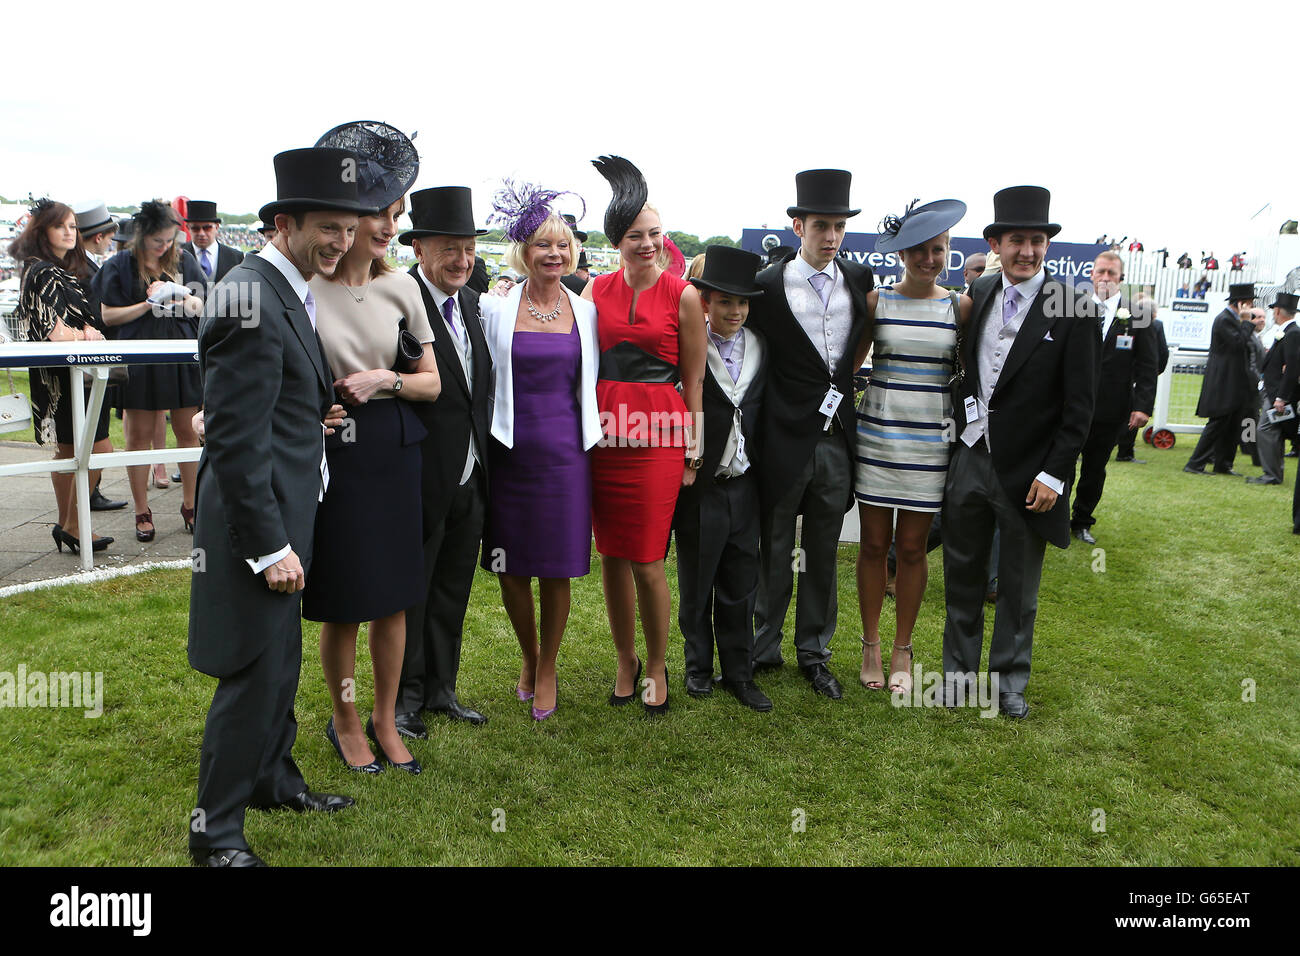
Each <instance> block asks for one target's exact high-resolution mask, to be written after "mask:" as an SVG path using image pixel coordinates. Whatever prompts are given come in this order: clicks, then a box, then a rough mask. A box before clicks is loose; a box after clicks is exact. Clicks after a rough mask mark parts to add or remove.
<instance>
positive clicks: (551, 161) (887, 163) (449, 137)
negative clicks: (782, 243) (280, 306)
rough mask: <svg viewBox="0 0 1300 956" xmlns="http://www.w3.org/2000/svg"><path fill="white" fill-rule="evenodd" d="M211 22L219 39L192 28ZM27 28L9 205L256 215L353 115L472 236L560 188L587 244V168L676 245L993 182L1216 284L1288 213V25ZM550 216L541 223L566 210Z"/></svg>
mask: <svg viewBox="0 0 1300 956" xmlns="http://www.w3.org/2000/svg"><path fill="white" fill-rule="evenodd" d="M1151 6H1152V7H1153V8H1156V7H1157V5H1154V4H1152V5H1151ZM223 9H226V10H231V11H233V12H234V13H235V14H236V16H235V17H232V18H230V19H226V20H222V19H221V18H220V17H219V16H218V17H214V16H212V14H214V13H218V12H219V11H221V10H223ZM54 10H55V8H54V7H51V6H49V5H43V4H35V3H26V4H24V5H23V6H22V7H20V8H18V9H16V10H15V9H13V7H11V8H10V9H9V10H7V11H6V13H5V28H4V33H5V36H6V40H5V46H6V53H5V57H6V58H5V61H4V71H3V83H0V118H2V119H3V122H2V123H0V194H4V195H5V196H7V197H10V198H14V197H23V196H26V195H27V193H28V191H29V190H30V191H31V192H33V193H35V194H36V195H42V194H47V195H50V196H53V197H55V198H58V199H61V200H65V201H70V202H75V201H78V200H82V199H90V198H102V199H105V200H107V201H108V202H109V203H110V204H115V205H116V204H123V205H125V204H133V203H138V202H139V201H141V200H142V199H145V198H149V197H154V196H162V197H165V198H169V199H170V198H171V197H173V196H176V195H180V194H184V195H187V196H189V197H190V198H200V199H215V200H216V201H217V203H218V205H219V207H220V208H222V209H225V210H229V211H233V212H255V211H256V210H257V208H258V206H260V205H261V204H262V203H263V202H266V201H268V200H269V199H272V198H274V193H275V184H274V176H273V173H272V166H271V157H272V156H273V155H274V154H275V153H276V152H279V151H280V150H283V149H289V148H293V147H297V146H309V145H312V144H313V143H314V142H315V141H316V139H317V137H318V136H320V134H322V133H324V132H325V131H326V130H327V129H329V128H330V127H332V126H335V125H337V124H339V123H342V122H346V121H349V120H357V119H378V120H384V121H386V122H389V123H392V124H393V125H395V126H398V127H400V128H401V129H403V130H405V131H406V132H407V133H408V134H409V133H412V132H415V131H417V130H418V131H419V136H418V138H417V139H416V141H415V142H416V146H417V147H418V149H419V152H420V155H421V162H422V165H421V170H420V177H419V180H418V181H417V183H416V187H417V188H422V187H426V186H438V185H453V184H457V185H468V186H471V187H472V188H473V190H474V201H475V208H476V212H477V214H478V217H479V219H480V221H482V220H483V219H485V218H486V216H487V214H488V212H489V203H490V196H491V191H492V189H493V188H494V187H495V186H496V185H497V184H499V182H500V180H501V178H502V177H503V176H514V177H517V178H522V179H526V180H529V181H534V182H540V183H543V184H545V185H547V186H551V187H555V188H569V189H572V190H574V191H576V192H578V193H579V194H581V195H582V196H583V197H584V198H585V199H586V202H587V207H588V211H587V215H586V218H585V220H584V224H585V225H588V226H591V227H594V228H599V227H600V224H601V219H602V215H603V211H604V207H605V204H606V202H607V201H608V198H609V191H608V188H607V187H606V186H605V183H604V181H603V180H602V179H601V178H600V176H599V175H598V174H597V173H596V171H595V170H594V169H593V168H592V167H591V165H590V162H589V161H590V160H591V159H592V158H593V157H595V156H597V155H600V154H602V153H617V154H620V155H623V156H626V157H628V158H629V159H631V160H632V161H633V162H634V163H636V164H637V165H638V166H639V167H640V168H641V170H642V171H643V172H644V173H645V176H646V179H647V181H648V183H649V185H650V195H651V199H652V201H654V202H655V203H656V204H657V205H658V206H659V207H660V209H661V211H662V213H663V217H664V222H665V226H666V227H667V228H669V229H680V230H684V231H687V232H693V233H696V234H698V235H700V236H702V237H707V236H710V235H715V234H719V233H725V234H729V235H731V236H733V237H737V238H738V237H739V235H740V230H741V229H742V228H743V227H745V226H759V225H762V224H764V223H766V224H767V225H769V226H775V225H778V224H784V223H785V219H784V211H785V207H786V206H787V205H790V204H791V203H792V202H793V201H794V173H795V172H796V171H798V170H801V169H807V168H811V167H823V166H831V167H842V168H846V169H849V170H851V171H852V172H853V194H852V198H853V202H854V204H855V205H857V206H861V207H862V209H863V213H862V216H861V217H860V218H859V219H857V220H856V221H855V222H854V223H853V226H855V227H857V228H859V229H861V230H862V231H870V230H874V227H875V225H876V222H877V221H878V220H879V219H880V217H881V216H882V215H884V214H885V213H887V212H895V213H897V212H901V210H902V208H903V207H904V206H905V205H906V203H907V202H908V201H910V200H911V199H913V198H916V197H919V198H920V199H921V200H922V201H929V200H932V199H940V198H948V197H954V198H958V199H962V200H964V201H965V202H966V203H967V204H968V206H969V207H970V209H969V212H968V214H967V218H966V219H965V220H964V221H963V222H962V223H961V224H960V225H959V226H958V227H957V228H956V230H955V234H957V235H968V236H977V235H979V234H980V232H981V230H982V228H983V226H984V225H985V224H987V223H988V222H989V221H990V220H991V217H992V195H993V193H994V192H995V191H996V190H997V189H999V188H1001V187H1003V186H1008V185H1015V184H1019V183H1035V184H1039V185H1044V186H1047V187H1048V188H1050V189H1051V191H1052V213H1053V218H1054V219H1055V220H1056V221H1057V222H1059V223H1061V224H1062V225H1063V227H1064V228H1063V231H1062V233H1061V235H1060V237H1059V238H1060V240H1061V241H1075V242H1088V241H1091V240H1093V239H1094V238H1096V237H1097V236H1099V235H1101V234H1102V233H1109V234H1111V235H1112V236H1119V235H1125V234H1127V235H1129V236H1136V237H1138V238H1140V239H1142V240H1143V241H1144V242H1145V243H1146V247H1147V249H1149V250H1150V249H1155V248H1157V247H1159V246H1162V245H1167V246H1168V247H1169V248H1170V251H1171V252H1172V253H1173V254H1174V255H1177V254H1178V253H1179V252H1181V251H1182V250H1183V249H1184V248H1188V249H1191V251H1192V253H1193V254H1194V255H1195V254H1196V253H1197V252H1198V251H1199V250H1200V249H1205V250H1207V251H1209V250H1214V251H1215V252H1216V253H1217V254H1218V255H1219V257H1220V258H1221V259H1226V258H1227V257H1228V256H1229V255H1230V254H1231V253H1232V252H1234V251H1236V250H1237V249H1239V248H1242V247H1244V246H1246V245H1248V244H1249V243H1250V241H1251V240H1252V239H1253V238H1254V237H1255V236H1257V235H1261V234H1264V233H1270V232H1276V230H1277V227H1278V225H1279V224H1280V223H1281V222H1282V221H1284V220H1285V219H1288V218H1300V177H1298V176H1297V172H1296V167H1297V162H1296V154H1297V146H1300V132H1297V130H1300V125H1298V124H1297V122H1296V119H1295V116H1294V114H1292V113H1291V112H1290V110H1289V107H1291V106H1292V105H1293V103H1294V101H1295V96H1294V92H1293V91H1294V90H1295V88H1296V72H1297V67H1296V65H1295V61H1296V52H1295V38H1296V37H1297V33H1298V31H1297V29H1296V28H1297V26H1300V15H1298V14H1297V13H1296V11H1295V8H1294V7H1290V6H1289V5H1286V6H1284V5H1282V4H1269V5H1265V4H1263V3H1256V2H1253V0H1234V2H1233V3H1231V4H1222V3H1217V4H1216V3H1183V4H1180V5H1178V6H1177V7H1174V6H1173V5H1170V4H1159V5H1158V9H1148V5H1147V4H1145V3H1142V4H1139V3H1122V4H1121V3H1106V4H1084V3H1071V4H1058V3H1051V4H1047V3H1032V2H1028V0H1022V2H1019V3H1014V4H1013V3H1006V2H999V3H992V4H984V3H953V2H946V0H930V2H926V3H923V4H911V3H906V2H895V3H890V4H870V5H868V4H866V3H862V2H841V0H833V2H828V3H824V4H821V5H817V4H815V3H793V2H789V0H785V2H781V3H771V2H766V0H763V2H739V0H732V2H726V3H723V2H715V0H691V2H690V3H687V4H676V3H672V2H662V0H661V2H656V3H647V2H644V0H642V2H625V0H624V2H619V0H612V2H597V3H549V4H547V3H522V2H516V0H496V2H494V0H480V2H464V3H455V4H453V3H448V2H445V0H438V2H435V3H427V4H407V3H388V4H384V3H365V4H356V3H353V4H344V3H315V4H311V5H308V4H300V3H295V4H293V5H292V6H289V5H285V6H284V7H283V8H282V7H281V5H280V4H278V3H277V4H272V3H267V2H261V3H258V4H255V5H253V4H240V5H235V4H218V5H216V6H213V5H211V4H200V5H194V4H183V5H175V4H173V5H161V6H159V5H157V4H150V5H145V6H140V5H137V4H134V3H128V2H114V3H99V4H94V5H86V6H83V5H82V4H79V3H72V4H60V5H59V6H58V7H57V10H58V15H57V17H55V16H54V15H53V13H52V11H54ZM193 10H201V11H202V12H203V14H204V16H203V19H202V21H201V22H200V21H199V20H197V19H194V18H191V16H190V15H189V12H190V11H193ZM244 11H249V12H250V15H249V17H248V18H247V19H244V18H240V17H239V16H238V14H239V13H240V12H244ZM252 11H255V15H254V14H252V13H251V12H252ZM300 11H301V12H300ZM307 11H311V12H310V14H308V13H307ZM1014 18H1018V19H1014ZM57 30H62V31H63V34H62V36H63V40H64V43H63V44H62V47H61V49H60V51H59V55H58V57H57V59H56V58H54V57H53V56H52V55H51V52H50V49H51V48H50V42H49V41H51V40H52V39H54V38H55V36H56V32H55V31H57ZM37 38H39V45H40V47H42V48H43V49H42V50H41V51H40V53H39V57H43V59H40V58H38V54H37V53H35V52H33V51H34V49H35V47H36V46H37ZM114 61H116V63H118V64H120V65H119V67H118V68H116V69H113V70H111V71H109V70H106V69H104V67H105V66H106V65H107V64H108V63H110V62H114ZM109 73H111V74H112V77H111V79H110V78H109V76H108V74H109ZM96 76H98V77H100V84H101V85H100V86H98V87H96V86H95V85H94V80H93V78H94V77H96ZM571 202H572V205H571V206H566V207H565V211H574V212H578V211H580V207H579V206H578V204H577V203H576V201H571ZM1267 203H1271V204H1272V208H1271V209H1269V210H1266V211H1265V212H1264V213H1263V214H1262V215H1260V216H1259V217H1258V218H1257V219H1256V220H1255V221H1254V222H1251V221H1250V217H1251V216H1252V215H1253V214H1254V213H1255V212H1256V211H1257V210H1259V209H1260V207H1262V206H1264V205H1265V204H1267Z"/></svg>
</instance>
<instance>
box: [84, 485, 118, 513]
mask: <svg viewBox="0 0 1300 956" xmlns="http://www.w3.org/2000/svg"><path fill="white" fill-rule="evenodd" d="M125 507H126V502H125V501H109V500H108V499H107V498H105V497H104V496H103V495H101V494H100V493H99V486H98V485H96V486H95V490H94V491H92V492H91V493H90V510H91V511H116V510H117V509H118V508H125Z"/></svg>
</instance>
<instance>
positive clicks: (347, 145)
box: [316, 120, 420, 209]
mask: <svg viewBox="0 0 1300 956" xmlns="http://www.w3.org/2000/svg"><path fill="white" fill-rule="evenodd" d="M316 145H317V146H333V147H336V148H338V149H349V150H351V151H352V152H354V153H356V154H357V158H358V159H360V160H361V165H360V167H359V168H358V170H357V173H358V175H357V196H358V197H359V198H360V200H361V202H363V203H365V204H366V205H367V206H376V207H378V208H380V209H387V208H388V207H389V206H391V205H392V204H393V203H395V202H397V200H399V199H401V198H402V197H403V196H405V195H406V191H407V190H408V189H410V188H411V184H412V183H414V182H415V177H416V176H418V175H419V173H420V157H419V155H418V154H417V153H416V151H415V144H414V143H412V142H411V140H410V137H408V136H407V135H406V134H405V133H403V132H402V131H401V130H400V129H398V128H397V127H396V126H389V125H388V124H387V123H381V122H379V121H377V120H358V121H356V122H354V123H344V124H343V125H342V126H335V127H334V128H333V129H332V130H330V131H329V132H328V133H326V134H325V135H324V136H322V137H321V138H320V139H318V140H316Z"/></svg>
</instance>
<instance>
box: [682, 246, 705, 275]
mask: <svg viewBox="0 0 1300 956" xmlns="http://www.w3.org/2000/svg"><path fill="white" fill-rule="evenodd" d="M702 275H704V253H702V252H701V253H700V254H699V255H698V256H696V257H695V258H694V259H692V260H691V267H690V268H689V269H687V270H686V278H688V279H698V278H699V277H700V276H702Z"/></svg>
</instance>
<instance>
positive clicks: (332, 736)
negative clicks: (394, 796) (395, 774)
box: [325, 714, 384, 773]
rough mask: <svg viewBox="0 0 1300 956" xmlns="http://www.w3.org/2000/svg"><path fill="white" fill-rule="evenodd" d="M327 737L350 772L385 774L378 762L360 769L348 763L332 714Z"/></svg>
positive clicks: (371, 762)
mask: <svg viewBox="0 0 1300 956" xmlns="http://www.w3.org/2000/svg"><path fill="white" fill-rule="evenodd" d="M325 736H326V737H328V738H329V742H330V743H332V744H333V745H334V752H335V753H337V754H338V755H339V759H340V760H342V761H343V766H345V767H347V768H348V769H349V770H355V771H356V772H357V773H383V772H384V765H383V764H381V763H380V762H379V761H378V760H372V761H370V763H366V764H362V765H361V766H360V767H354V766H352V764H350V763H348V758H347V757H345V756H343V748H342V747H340V746H339V735H338V731H336V730H335V729H334V716H333V715H332V714H331V715H330V720H329V723H328V724H326V725H325Z"/></svg>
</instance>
